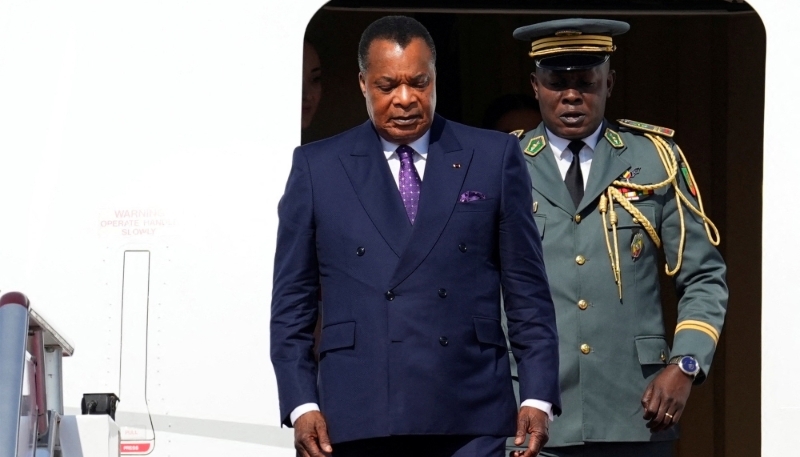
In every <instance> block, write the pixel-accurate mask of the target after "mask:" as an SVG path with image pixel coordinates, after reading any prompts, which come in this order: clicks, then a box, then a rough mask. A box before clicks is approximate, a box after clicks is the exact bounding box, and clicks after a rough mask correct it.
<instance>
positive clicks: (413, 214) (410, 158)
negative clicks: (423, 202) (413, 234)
mask: <svg viewBox="0 0 800 457" xmlns="http://www.w3.org/2000/svg"><path fill="white" fill-rule="evenodd" d="M397 156H398V157H400V179H399V180H398V181H399V182H400V196H401V197H403V205H405V207H406V214H408V220H409V221H411V224H414V219H416V218H417V208H418V204H419V189H420V185H421V183H422V180H421V179H419V173H417V167H415V166H414V150H413V149H412V148H411V147H410V146H407V145H405V144H404V145H401V146H400V147H399V148H397Z"/></svg>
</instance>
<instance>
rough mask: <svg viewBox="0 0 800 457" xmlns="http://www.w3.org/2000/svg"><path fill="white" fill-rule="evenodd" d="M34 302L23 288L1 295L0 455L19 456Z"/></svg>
mask: <svg viewBox="0 0 800 457" xmlns="http://www.w3.org/2000/svg"><path fill="white" fill-rule="evenodd" d="M29 307H30V302H29V301H28V298H27V297H25V295H23V294H21V293H19V292H8V293H6V294H4V295H3V296H2V297H0V457H16V456H17V447H18V445H19V417H20V414H21V413H22V386H23V382H24V372H25V355H26V352H27V340H28V308H29Z"/></svg>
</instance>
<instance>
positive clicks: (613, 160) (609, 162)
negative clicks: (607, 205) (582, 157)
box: [578, 121, 631, 212]
mask: <svg viewBox="0 0 800 457" xmlns="http://www.w3.org/2000/svg"><path fill="white" fill-rule="evenodd" d="M608 127H609V124H608V122H607V121H604V122H603V127H602V130H601V132H600V141H598V142H597V146H596V147H595V149H594V156H593V158H592V167H591V169H590V171H589V180H588V181H587V182H586V191H585V192H584V194H583V200H581V203H580V205H578V212H580V211H583V209H584V208H586V207H587V206H589V205H590V204H591V203H592V202H593V201H594V200H595V199H596V198H597V197H598V196H600V194H601V193H603V191H605V190H606V189H607V188H608V186H609V185H610V184H611V181H613V180H615V179H617V178H619V177H620V175H621V174H622V173H624V172H625V170H627V169H628V168H630V167H631V164H629V163H628V162H627V161H626V160H625V159H623V158H622V157H620V156H621V155H622V153H624V152H625V151H626V150H627V146H622V147H621V148H619V149H617V148H614V147H612V146H611V144H610V143H609V142H608V140H606V139H605V131H606V128H608Z"/></svg>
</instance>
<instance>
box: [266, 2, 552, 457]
mask: <svg viewBox="0 0 800 457" xmlns="http://www.w3.org/2000/svg"><path fill="white" fill-rule="evenodd" d="M435 62H436V50H435V47H434V44H433V40H432V39H431V37H430V35H429V34H428V31H427V30H426V29H425V28H424V27H423V26H422V25H421V24H420V23H419V22H417V21H415V20H413V19H411V18H408V17H402V16H390V17H385V18H382V19H379V20H377V21H376V22H374V23H372V24H371V25H370V26H369V27H368V28H367V29H366V30H365V31H364V33H363V35H362V37H361V42H360V44H359V68H360V73H359V82H360V85H361V90H362V92H363V94H364V97H365V99H366V105H367V111H368V113H369V117H370V121H368V122H366V123H364V124H363V125H361V126H358V127H356V128H354V129H352V130H349V131H347V132H344V133H342V134H339V135H337V136H334V137H332V138H329V139H326V140H322V141H319V142H315V143H311V144H308V145H305V146H302V147H300V148H297V149H296V150H295V152H294V159H293V164H292V170H291V173H290V175H289V179H288V182H287V184H286V191H285V194H284V196H283V198H282V199H281V202H280V205H279V216H280V224H279V227H278V240H277V248H276V253H275V275H274V282H273V298H272V321H271V356H272V363H273V366H274V368H275V373H276V377H277V381H278V391H279V396H280V410H281V411H280V412H281V421H282V422H283V423H284V424H286V425H293V426H294V427H295V447H296V448H297V450H298V455H301V456H322V455H330V454H331V453H332V454H333V455H334V456H337V457H341V456H408V455H425V456H434V457H438V456H442V457H444V456H447V457H466V456H470V457H486V456H497V457H499V456H502V455H503V449H504V442H505V437H506V436H509V435H513V434H515V433H516V439H517V443H518V444H521V443H522V442H523V441H524V439H525V437H526V435H527V434H530V435H531V439H530V441H529V446H528V448H527V449H525V450H524V451H519V452H517V454H518V455H519V456H526V457H528V456H535V455H536V454H537V453H538V451H539V449H540V448H541V446H542V445H543V444H544V443H545V442H546V441H547V438H548V425H549V420H550V419H552V414H559V413H560V396H559V390H558V346H557V344H558V337H557V334H556V327H555V317H554V316H555V314H554V309H553V302H552V299H551V296H550V290H549V288H548V284H547V277H546V275H545V269H544V265H543V262H542V252H541V238H540V235H539V232H538V231H537V229H536V225H535V224H534V221H533V215H532V212H531V205H532V197H531V183H530V178H529V175H528V172H527V168H526V166H525V161H524V159H523V156H522V152H521V150H520V148H519V146H518V144H517V141H516V137H514V136H513V135H504V134H501V133H497V132H490V131H487V130H480V129H476V128H471V127H467V126H464V125H460V124H456V123H454V122H450V121H447V120H445V119H443V118H441V117H439V116H437V115H435V114H434V109H435V105H436V69H435ZM320 282H321V287H322V303H323V306H322V335H321V343H320V345H319V364H318V365H317V364H316V363H315V359H314V354H313V343H314V341H313V330H314V325H315V323H316V321H317V318H318V306H317V295H316V293H317V288H318V285H319V284H320ZM501 291H502V297H503V299H504V301H503V303H504V306H505V311H506V315H507V319H508V335H509V340H510V342H511V349H512V351H513V354H514V357H515V359H516V361H517V364H518V373H519V386H520V388H519V391H520V394H521V398H522V399H523V400H524V402H523V404H522V407H521V408H520V410H519V412H518V413H517V411H516V402H515V398H514V392H513V388H512V383H511V375H510V370H509V356H508V350H507V346H506V338H505V335H504V333H503V328H502V326H501V320H500V317H501V309H500V306H501V305H500V304H501ZM515 416H516V417H515ZM548 416H550V417H548ZM334 449H335V451H334Z"/></svg>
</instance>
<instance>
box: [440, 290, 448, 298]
mask: <svg viewBox="0 0 800 457" xmlns="http://www.w3.org/2000/svg"><path fill="white" fill-rule="evenodd" d="M439 296H440V297H442V298H444V297H446V296H447V289H439Z"/></svg>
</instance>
